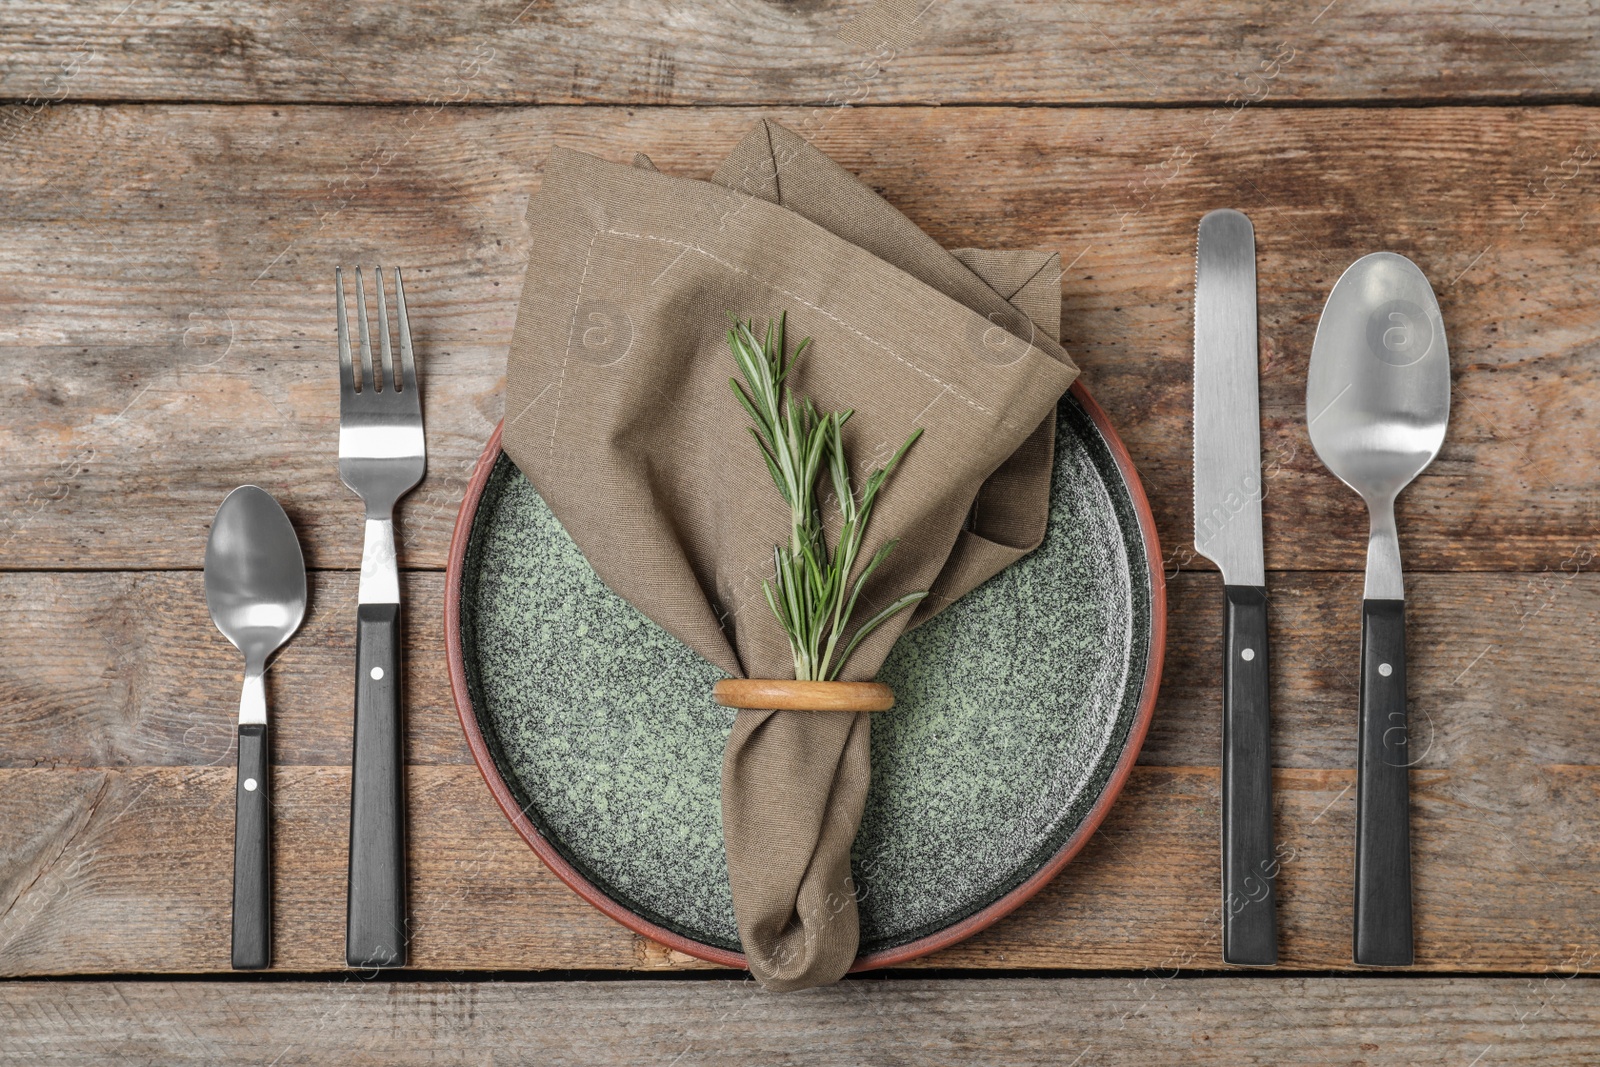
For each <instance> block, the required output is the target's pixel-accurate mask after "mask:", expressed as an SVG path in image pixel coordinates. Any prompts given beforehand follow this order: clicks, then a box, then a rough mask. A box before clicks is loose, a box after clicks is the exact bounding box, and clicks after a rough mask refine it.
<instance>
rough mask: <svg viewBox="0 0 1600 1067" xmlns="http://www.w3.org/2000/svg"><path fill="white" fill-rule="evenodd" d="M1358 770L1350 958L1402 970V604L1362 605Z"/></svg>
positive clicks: (1406, 917)
mask: <svg viewBox="0 0 1600 1067" xmlns="http://www.w3.org/2000/svg"><path fill="white" fill-rule="evenodd" d="M1356 744H1357V748H1358V749H1359V750H1360V760H1361V762H1360V765H1359V766H1358V768H1357V770H1356V922H1355V927H1356V937H1355V960H1356V962H1357V963H1362V964H1369V965H1374V966H1387V967H1407V966H1410V965H1411V962H1412V949H1411V788H1410V778H1409V767H1410V764H1411V754H1410V748H1409V746H1408V745H1407V734H1406V602H1405V601H1404V600H1363V601H1362V602H1361V725H1360V727H1359V729H1358V738H1357V742H1356Z"/></svg>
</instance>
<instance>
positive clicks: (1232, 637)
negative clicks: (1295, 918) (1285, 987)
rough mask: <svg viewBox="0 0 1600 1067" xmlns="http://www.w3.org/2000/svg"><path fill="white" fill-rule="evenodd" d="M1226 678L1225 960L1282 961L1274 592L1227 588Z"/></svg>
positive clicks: (1263, 963) (1249, 962)
mask: <svg viewBox="0 0 1600 1067" xmlns="http://www.w3.org/2000/svg"><path fill="white" fill-rule="evenodd" d="M1224 592H1225V594H1226V599H1227V617H1226V620H1225V622H1224V625H1223V654H1224V655H1225V656H1226V659H1225V660H1224V661H1223V668H1222V678H1223V691H1222V903H1223V920H1222V959H1223V961H1224V962H1226V963H1236V964H1244V965H1249V966H1267V965H1270V964H1274V963H1277V962H1278V922H1277V890H1276V886H1275V883H1276V881H1277V876H1278V865H1277V862H1276V857H1275V855H1274V853H1273V850H1272V716H1271V714H1270V712H1269V707H1268V702H1267V686H1268V680H1269V673H1268V669H1267V665H1268V663H1269V661H1270V657H1269V656H1268V655H1267V591H1266V589H1264V588H1260V587H1257V586H1248V585H1230V586H1227V587H1225V589H1224Z"/></svg>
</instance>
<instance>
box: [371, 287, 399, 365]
mask: <svg viewBox="0 0 1600 1067" xmlns="http://www.w3.org/2000/svg"><path fill="white" fill-rule="evenodd" d="M372 277H373V278H374V279H376V284H377V286H378V351H379V353H380V354H381V355H382V357H383V374H382V375H381V376H379V378H378V388H379V389H391V390H392V389H398V388H400V383H399V380H398V379H397V378H395V374H394V354H393V352H392V351H391V350H390V348H389V309H388V307H387V306H385V304H384V301H383V268H382V267H377V268H375V269H374V270H373V272H372Z"/></svg>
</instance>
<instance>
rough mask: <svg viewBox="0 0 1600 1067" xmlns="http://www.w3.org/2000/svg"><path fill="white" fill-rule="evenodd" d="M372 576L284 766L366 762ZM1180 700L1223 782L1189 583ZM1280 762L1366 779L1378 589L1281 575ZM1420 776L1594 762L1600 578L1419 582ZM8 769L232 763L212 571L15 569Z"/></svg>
mask: <svg viewBox="0 0 1600 1067" xmlns="http://www.w3.org/2000/svg"><path fill="white" fill-rule="evenodd" d="M355 593H356V576H355V575H354V574H350V573H346V572H320V573H315V574H313V576H312V583H311V594H312V595H311V605H310V611H309V614H308V616H307V619H306V622H305V625H304V626H303V627H302V628H301V630H300V632H299V633H298V634H296V635H295V638H294V640H293V641H292V642H290V644H289V645H288V647H287V648H286V649H285V650H284V652H283V654H282V655H281V656H280V657H279V658H278V659H277V660H276V661H275V662H274V665H273V668H272V670H271V672H270V674H269V676H268V694H269V697H270V698H271V700H272V706H273V716H274V717H273V723H274V729H273V738H272V745H273V760H274V762H275V763H277V764H278V765H280V766H339V765H344V764H347V763H348V762H349V759H350V730H351V726H350V722H351V720H350V714H351V712H350V707H351V704H350V700H351V696H350V693H351V677H350V671H351V669H352V667H351V664H352V662H353V657H354V645H353V641H354V628H353V625H352V618H353V616H354V611H355ZM443 595H444V581H443V576H442V575H440V574H438V573H437V572H423V573H412V574H409V575H407V577H406V584H405V596H406V603H407V608H408V610H407V612H406V615H405V626H406V635H405V637H406V648H407V653H406V655H407V659H406V679H405V685H406V694H407V703H408V706H409V708H410V715H409V717H408V721H407V727H408V739H407V751H408V755H409V758H410V761H411V763H412V764H413V765H416V766H424V765H436V764H450V765H463V764H468V763H470V761H471V755H470V753H469V752H468V750H467V747H466V744H465V742H464V741H463V740H462V736H461V729H460V726H459V724H458V723H457V721H456V715H455V711H454V705H453V702H452V698H451V695H450V689H449V683H448V679H447V674H446V667H445V658H444V634H443V631H442V628H441V623H440V619H441V617H442V614H443ZM1168 595H1169V598H1170V621H1169V624H1168V634H1167V642H1168V643H1167V661H1166V671H1165V675H1164V678H1163V680H1162V690H1161V701H1160V704H1159V706H1158V707H1157V711H1156V715H1155V720H1154V722H1153V724H1152V726H1151V731H1150V735H1149V738H1148V740H1147V741H1146V743H1145V747H1144V751H1143V753H1142V755H1141V760H1142V762H1144V763H1145V764H1147V765H1151V766H1169V767H1188V766H1214V765H1215V764H1216V762H1217V759H1218V754H1219V752H1220V743H1221V742H1220V736H1219V730H1220V723H1221V709H1220V706H1219V701H1220V693H1221V644H1220V643H1221V632H1222V623H1221V599H1222V593H1221V585H1220V582H1219V580H1218V578H1217V576H1216V575H1215V574H1214V573H1208V572H1191V571H1179V572H1177V573H1175V575H1174V576H1173V579H1172V581H1171V582H1170V583H1169V584H1168ZM1272 595H1273V604H1272V609H1271V614H1270V619H1271V623H1272V630H1271V638H1272V642H1273V646H1272V647H1273V650H1274V679H1273V680H1274V687H1273V692H1272V699H1273V708H1274V712H1275V724H1274V735H1275V751H1274V762H1275V763H1276V764H1277V765H1278V766H1280V767H1294V768H1300V769H1306V770H1312V769H1323V768H1348V767H1353V766H1355V698H1356V692H1357V687H1356V677H1357V674H1356V671H1357V666H1358V663H1359V659H1360V649H1359V647H1358V643H1357V642H1358V637H1359V632H1360V621H1359V611H1360V609H1359V601H1360V597H1361V579H1360V575H1358V574H1323V573H1310V574H1307V573H1298V572H1296V573H1284V574H1278V575H1274V576H1273V586H1272ZM1409 595H1410V601H1409V605H1408V611H1409V625H1410V628H1411V629H1410V661H1409V670H1410V675H1411V677H1410V688H1411V694H1412V701H1411V712H1412V716H1413V719H1414V722H1415V727H1414V732H1415V736H1416V738H1417V745H1418V755H1417V757H1416V759H1417V763H1418V766H1419V767H1422V768H1424V769H1429V770H1433V769H1447V768H1451V769H1453V768H1466V769H1481V768H1488V767H1492V766H1494V765H1495V763H1496V762H1503V761H1513V762H1518V763H1528V764H1552V765H1553V764H1575V765H1584V764H1589V763H1593V762H1594V755H1595V753H1596V752H1597V751H1600V716H1596V715H1594V714H1592V709H1594V708H1595V707H1600V679H1597V678H1596V677H1595V675H1594V671H1593V670H1592V658H1593V657H1592V642H1593V634H1594V633H1595V630H1596V625H1597V622H1600V575H1595V574H1591V573H1576V574H1573V573H1569V572H1562V571H1559V570H1558V571H1551V572H1550V573H1548V574H1542V575H1510V574H1508V575H1445V574H1419V575H1414V576H1412V578H1411V580H1410V582H1409ZM0 616H3V617H5V618H8V619H11V620H14V622H15V623H16V624H15V625H12V626H11V627H8V628H6V629H4V630H0V766H9V767H35V766H43V767H60V768H84V769H97V768H116V767H128V766H174V767H184V766H187V767H203V766H208V765H212V764H215V763H218V761H225V760H227V759H229V758H231V757H230V756H229V752H230V746H231V744H232V739H233V728H232V723H233V719H234V713H235V708H236V707H237V702H238V686H239V673H240V669H241V667H240V661H239V658H238V654H237V653H236V652H235V651H234V649H233V647H232V646H231V645H229V644H228V643H227V642H226V641H224V640H223V639H222V637H221V635H220V634H218V633H217V632H216V629H215V627H213V626H212V624H211V620H210V617H209V616H208V615H207V613H206V607H205V593H204V588H203V585H202V581H201V576H200V575H199V574H198V573H195V572H153V573H152V572H119V573H106V572H98V573H12V574H4V575H0Z"/></svg>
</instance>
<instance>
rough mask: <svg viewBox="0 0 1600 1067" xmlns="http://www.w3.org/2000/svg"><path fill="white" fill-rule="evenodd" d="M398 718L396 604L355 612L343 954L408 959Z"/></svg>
mask: <svg viewBox="0 0 1600 1067" xmlns="http://www.w3.org/2000/svg"><path fill="white" fill-rule="evenodd" d="M402 757H403V748H402V738H401V723H400V605H399V604H362V605H361V606H360V608H359V611H358V614H357V618H356V729H355V752H354V755H353V758H352V761H351V763H352V766H351V773H350V886H349V902H348V912H347V916H346V924H345V962H346V963H348V964H349V965H350V966H352V967H401V966H404V965H405V962H406V828H405V823H406V819H405V776H404V766H403V758H402Z"/></svg>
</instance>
